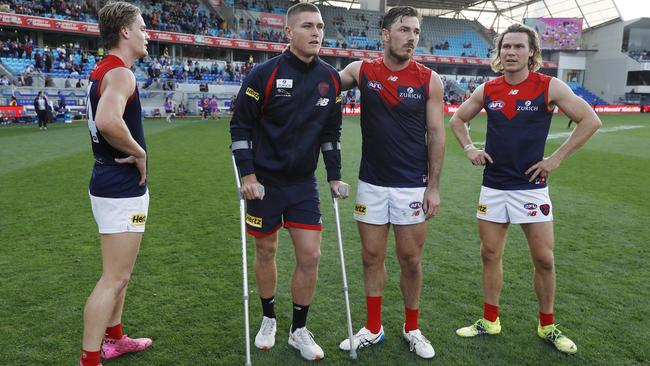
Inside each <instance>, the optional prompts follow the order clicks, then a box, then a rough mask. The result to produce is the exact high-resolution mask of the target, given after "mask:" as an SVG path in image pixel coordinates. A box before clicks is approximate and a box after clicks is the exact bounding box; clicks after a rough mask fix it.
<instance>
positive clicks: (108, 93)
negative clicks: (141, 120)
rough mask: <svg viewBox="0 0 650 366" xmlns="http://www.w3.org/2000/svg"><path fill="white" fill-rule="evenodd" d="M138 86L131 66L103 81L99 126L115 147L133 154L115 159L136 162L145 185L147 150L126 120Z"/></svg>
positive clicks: (103, 134) (142, 182)
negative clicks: (128, 104) (126, 113)
mask: <svg viewBox="0 0 650 366" xmlns="http://www.w3.org/2000/svg"><path fill="white" fill-rule="evenodd" d="M135 85H136V84H135V76H134V75H133V73H132V72H131V71H130V70H129V69H127V68H124V67H118V68H115V69H113V70H111V71H109V72H108V73H107V74H106V75H105V76H104V79H103V80H102V85H101V97H100V98H99V102H98V103H97V113H96V116H95V125H96V126H97V129H98V130H99V131H100V132H101V133H102V136H103V137H104V138H105V139H106V141H107V142H108V143H109V144H110V145H111V146H113V147H114V148H116V149H117V150H119V151H122V152H124V153H126V154H128V155H129V156H128V157H126V158H123V159H115V161H116V162H118V163H121V164H134V165H135V166H136V167H137V168H138V170H139V171H140V182H138V184H139V185H140V186H143V185H144V184H145V181H146V179H147V153H146V152H145V151H144V149H143V148H142V147H141V146H140V145H138V143H137V142H136V141H135V139H133V136H131V133H130V132H129V129H128V128H127V126H126V123H125V122H124V119H122V115H123V114H124V109H125V108H126V104H127V102H128V100H129V97H131V95H133V92H134V91H135Z"/></svg>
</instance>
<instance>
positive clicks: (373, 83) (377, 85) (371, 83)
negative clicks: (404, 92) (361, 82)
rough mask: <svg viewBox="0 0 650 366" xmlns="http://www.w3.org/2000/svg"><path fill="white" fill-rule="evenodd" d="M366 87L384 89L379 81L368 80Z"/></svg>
mask: <svg viewBox="0 0 650 366" xmlns="http://www.w3.org/2000/svg"><path fill="white" fill-rule="evenodd" d="M368 88H370V89H372V90H376V91H382V90H384V86H383V85H381V83H380V82H379V81H374V80H368Z"/></svg>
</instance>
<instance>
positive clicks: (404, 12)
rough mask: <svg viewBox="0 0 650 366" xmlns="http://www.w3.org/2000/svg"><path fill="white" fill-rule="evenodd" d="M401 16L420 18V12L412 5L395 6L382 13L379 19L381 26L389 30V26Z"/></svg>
mask: <svg viewBox="0 0 650 366" xmlns="http://www.w3.org/2000/svg"><path fill="white" fill-rule="evenodd" d="M403 17H416V18H418V20H419V19H420V13H418V11H417V9H415V8H414V7H412V6H396V7H394V8H391V9H390V10H389V11H388V13H386V14H384V17H383V19H382V21H381V28H382V29H386V30H390V27H391V26H392V25H393V23H395V22H396V21H397V19H398V18H399V19H402V18H403Z"/></svg>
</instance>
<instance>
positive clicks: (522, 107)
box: [517, 100, 539, 112]
mask: <svg viewBox="0 0 650 366" xmlns="http://www.w3.org/2000/svg"><path fill="white" fill-rule="evenodd" d="M532 104H533V102H531V101H530V100H525V101H523V103H522V101H521V100H518V101H517V111H519V112H537V111H538V110H539V106H537V105H532Z"/></svg>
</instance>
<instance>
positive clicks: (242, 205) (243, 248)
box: [231, 155, 252, 366]
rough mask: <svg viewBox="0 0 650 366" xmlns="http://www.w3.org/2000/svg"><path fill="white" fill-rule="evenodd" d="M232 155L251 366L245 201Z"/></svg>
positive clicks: (248, 351)
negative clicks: (237, 197)
mask: <svg viewBox="0 0 650 366" xmlns="http://www.w3.org/2000/svg"><path fill="white" fill-rule="evenodd" d="M231 157H232V166H233V168H234V169H235V181H236V182H237V195H238V196H239V222H240V224H241V225H240V235H241V258H242V272H243V275H244V280H243V287H244V336H245V337H246V364H245V365H246V366H252V363H251V340H250V329H249V322H248V260H247V259H246V202H245V201H244V195H243V194H242V193H241V181H240V179H239V170H238V169H237V162H235V156H234V155H231Z"/></svg>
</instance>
